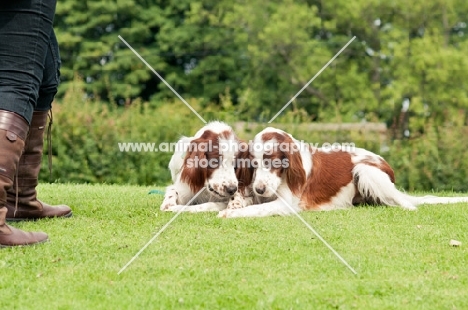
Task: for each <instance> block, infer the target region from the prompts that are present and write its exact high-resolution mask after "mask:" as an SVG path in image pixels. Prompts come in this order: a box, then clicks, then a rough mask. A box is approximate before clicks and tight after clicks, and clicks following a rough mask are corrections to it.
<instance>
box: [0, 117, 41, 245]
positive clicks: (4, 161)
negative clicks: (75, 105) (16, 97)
mask: <svg viewBox="0 0 468 310" xmlns="http://www.w3.org/2000/svg"><path fill="white" fill-rule="evenodd" d="M28 128H29V125H28V123H27V122H26V120H24V119H23V118H22V117H21V116H19V115H17V114H15V113H12V112H8V111H3V110H0V247H7V246H17V245H30V244H35V243H40V242H44V241H47V239H48V237H47V235H46V234H45V233H42V232H39V233H36V232H24V231H22V230H19V229H16V228H14V227H11V226H9V225H7V224H6V223H5V218H6V214H7V208H5V205H6V196H7V190H8V189H10V188H11V187H12V185H13V179H14V176H15V172H16V167H17V166H18V162H19V159H20V156H21V152H22V151H23V148H24V139H25V138H26V135H27V133H28Z"/></svg>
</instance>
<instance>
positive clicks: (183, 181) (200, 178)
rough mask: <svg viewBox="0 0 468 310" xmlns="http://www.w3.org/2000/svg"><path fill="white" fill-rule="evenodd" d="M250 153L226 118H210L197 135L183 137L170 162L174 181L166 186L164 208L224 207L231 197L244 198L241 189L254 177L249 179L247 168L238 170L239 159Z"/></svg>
mask: <svg viewBox="0 0 468 310" xmlns="http://www.w3.org/2000/svg"><path fill="white" fill-rule="evenodd" d="M246 156H247V157H248V156H249V151H248V145H247V144H246V143H245V142H243V141H241V140H239V139H238V138H237V137H236V135H235V134H234V131H233V130H232V128H231V127H230V126H229V125H227V124H225V123H223V122H218V121H214V122H210V123H208V124H207V125H205V126H204V127H203V128H201V129H200V130H199V131H198V132H197V133H196V134H195V136H194V137H182V138H181V139H180V140H179V141H178V142H177V145H176V150H175V152H174V154H173V155H172V158H171V160H170V162H169V169H170V171H171V175H172V181H173V184H172V185H170V186H168V187H167V188H166V193H165V195H164V200H163V203H162V204H161V207H160V209H161V210H163V211H173V212H178V211H180V210H182V209H184V211H188V212H203V211H220V210H223V209H225V208H226V206H227V204H228V202H230V201H237V202H239V201H241V200H242V199H243V198H242V197H243V195H241V193H243V191H244V189H245V185H246V184H247V185H248V184H249V183H251V179H248V180H245V179H244V177H243V172H241V171H240V170H236V166H235V159H236V158H237V157H239V158H242V157H246ZM236 173H237V175H236ZM202 189H203V191H202V192H201V193H200V194H199V195H198V196H197V197H196V198H195V199H194V200H193V201H192V202H191V203H190V205H188V206H185V205H186V204H188V203H189V202H190V200H192V199H193V198H194V197H195V195H196V194H197V193H198V192H200V191H201V190H202ZM243 206H245V203H243V202H241V204H240V207H243Z"/></svg>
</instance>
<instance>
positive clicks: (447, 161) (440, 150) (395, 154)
mask: <svg viewBox="0 0 468 310" xmlns="http://www.w3.org/2000/svg"><path fill="white" fill-rule="evenodd" d="M464 117H465V116H464V115H460V116H458V118H464ZM424 129H425V134H424V135H422V136H421V137H418V138H417V139H412V140H404V141H401V140H395V141H393V142H392V144H391V145H390V151H389V152H388V154H386V156H385V157H386V158H387V160H388V161H389V163H390V164H391V165H392V166H393V168H394V170H395V174H396V182H397V185H398V186H399V187H402V188H405V189H408V190H423V189H425V190H450V191H466V190H467V189H468V185H467V182H466V180H467V179H468V160H467V158H468V149H467V147H466V146H467V145H468V127H466V126H465V127H457V126H445V127H442V126H439V127H437V126H434V125H433V123H429V124H426V126H425V128H424Z"/></svg>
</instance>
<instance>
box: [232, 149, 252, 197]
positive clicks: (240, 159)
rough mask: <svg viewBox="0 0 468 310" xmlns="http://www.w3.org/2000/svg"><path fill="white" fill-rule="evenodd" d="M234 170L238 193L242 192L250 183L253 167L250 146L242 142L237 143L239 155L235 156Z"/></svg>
mask: <svg viewBox="0 0 468 310" xmlns="http://www.w3.org/2000/svg"><path fill="white" fill-rule="evenodd" d="M234 168H235V170H236V178H237V181H238V183H239V185H238V187H239V192H241V193H242V192H243V191H244V190H245V188H246V187H248V186H249V185H250V184H251V183H252V179H253V174H254V171H255V169H254V167H253V165H252V155H251V154H250V145H249V144H247V143H246V142H244V141H240V142H239V153H238V154H237V157H236V161H235V165H234Z"/></svg>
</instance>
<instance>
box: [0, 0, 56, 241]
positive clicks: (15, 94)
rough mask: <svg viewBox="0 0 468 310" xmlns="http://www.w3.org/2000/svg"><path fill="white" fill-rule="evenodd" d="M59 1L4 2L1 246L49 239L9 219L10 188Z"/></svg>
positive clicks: (0, 13) (0, 16)
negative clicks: (12, 224)
mask: <svg viewBox="0 0 468 310" xmlns="http://www.w3.org/2000/svg"><path fill="white" fill-rule="evenodd" d="M55 5H56V0H16V1H0V42H1V44H0V246H15V245H26V244H33V243H38V242H42V241H44V240H47V235H45V234H43V233H25V232H22V231H20V230H18V229H15V228H12V227H10V226H8V225H7V224H5V217H6V212H5V205H6V196H7V191H8V190H9V189H10V188H11V187H12V185H13V179H14V176H15V174H16V171H17V166H18V161H19V158H20V156H21V153H22V151H23V148H24V140H25V139H26V135H27V133H28V131H29V123H30V122H31V118H32V114H33V111H34V109H35V107H36V104H37V98H38V96H39V89H40V85H41V83H42V80H43V72H44V67H45V60H46V56H47V49H48V46H49V40H50V33H51V31H52V24H53V19H54V14H55Z"/></svg>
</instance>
